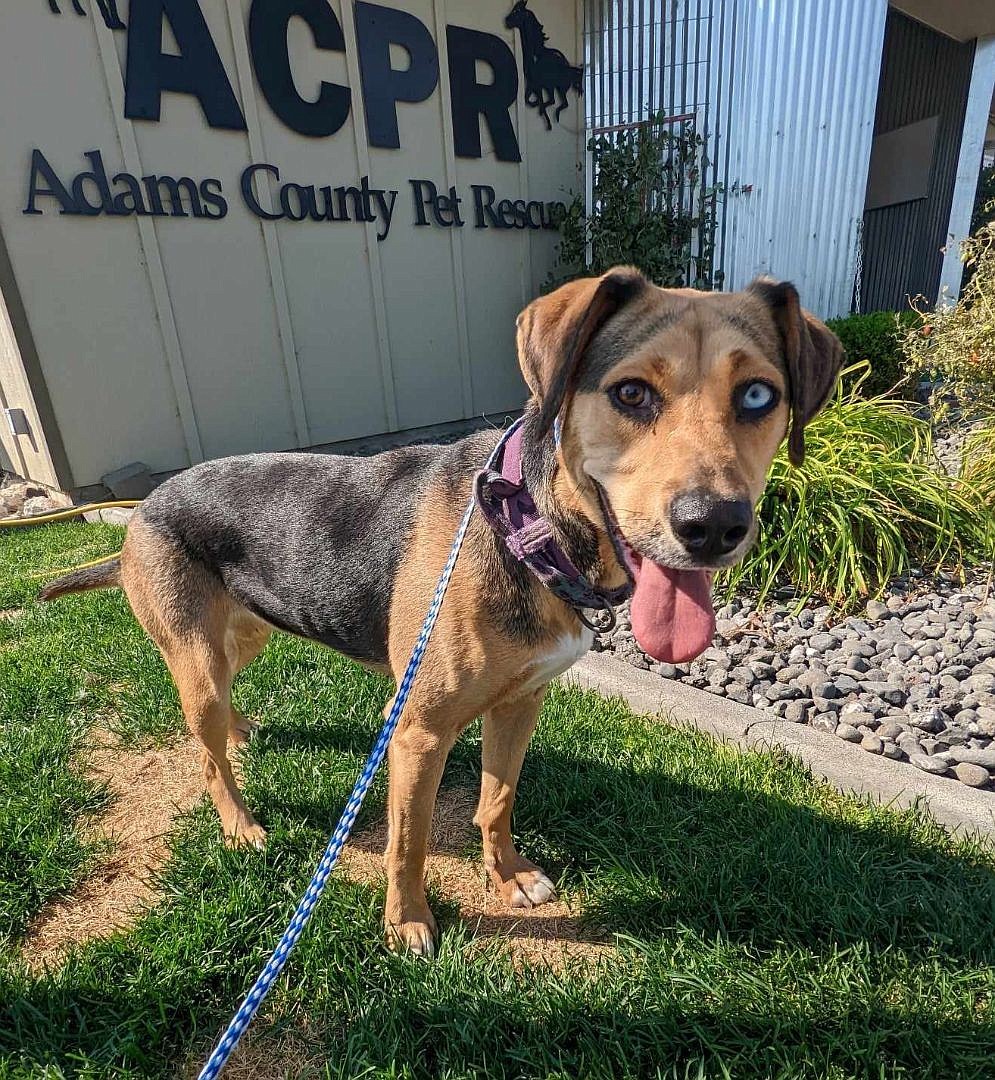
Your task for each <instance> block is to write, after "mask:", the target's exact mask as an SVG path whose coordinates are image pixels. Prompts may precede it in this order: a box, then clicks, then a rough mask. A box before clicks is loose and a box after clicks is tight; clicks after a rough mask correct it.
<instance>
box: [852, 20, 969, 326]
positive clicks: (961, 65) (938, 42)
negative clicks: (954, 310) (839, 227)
mask: <svg viewBox="0 0 995 1080" xmlns="http://www.w3.org/2000/svg"><path fill="white" fill-rule="evenodd" d="M973 62H974V43H973V42H968V43H966V44H961V43H959V42H956V41H953V40H952V39H951V38H948V37H945V36H944V35H943V34H939V33H937V32H936V31H935V30H932V29H930V28H929V27H928V26H923V24H922V23H918V22H916V21H915V20H914V19H910V18H908V16H906V15H903V14H901V13H900V12H898V11H895V10H894V9H892V10H891V11H889V12H888V22H887V28H886V30H885V45H884V56H883V60H882V64H881V80H880V87H879V90H878V104H877V115H876V117H875V121H874V134H875V135H881V134H884V133H885V132H887V131H893V130H894V129H895V128H900V127H904V126H905V125H906V124H913V123H915V122H916V121H917V120H925V119H926V118H928V117H930V116H937V115H938V116H939V117H940V122H939V127H938V130H937V139H936V147H935V149H934V155H933V168H932V172H931V175H930V182H929V194H928V195H927V197H926V198H925V199H916V200H914V201H912V202H906V203H899V204H898V205H895V206H885V207H882V208H881V209H878V210H871V211H869V212H868V213H867V214H866V215H865V216H864V278H863V288H862V291H861V305H860V306H861V310H862V311H876V310H880V309H894V308H903V307H906V306H907V305H908V300H909V297H910V296H911V297H915V296H920V295H921V296H925V297H926V299H927V301H928V302H929V303H930V304H931V305H932V304H934V303H935V302H936V299H937V293H938V291H939V285H940V272H941V269H942V266H943V255H942V248H943V247H944V245H945V244H946V240H947V225H948V223H949V221H950V207H951V201H952V199H953V192H954V184H955V183H956V179H957V159H958V155H959V153H960V140H961V132H962V129H963V125H964V110H965V108H966V107H967V93H968V90H969V88H970V85H971V68H972V65H973Z"/></svg>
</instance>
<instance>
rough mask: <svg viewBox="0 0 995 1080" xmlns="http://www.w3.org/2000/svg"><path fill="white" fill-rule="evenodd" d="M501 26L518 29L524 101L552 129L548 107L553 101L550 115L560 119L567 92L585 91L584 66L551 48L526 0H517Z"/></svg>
mask: <svg viewBox="0 0 995 1080" xmlns="http://www.w3.org/2000/svg"><path fill="white" fill-rule="evenodd" d="M504 25H505V26H506V27H507V28H508V29H509V30H517V31H518V33H519V36H520V37H521V40H522V67H523V69H524V71H523V74H524V75H525V104H526V105H528V106H530V107H531V108H533V109H538V110H539V115H540V116H541V117H542V118H543V120H545V121H546V130H547V131H552V129H553V125H552V122H551V121H550V119H549V112H548V110H549V107H550V105H553V104H555V105H556V110H555V111H554V113H553V116H554V118H555V120H556V122H557V123H559V122H560V113H561V112H563V110H564V109H565V108H566V107H567V94H568V93H569V91H571V90H575V91H576V92H577V94H578V95H580V94H582V93H583V92H584V81H583V80H584V69H583V68H582V67H577V66H576V65H575V64H571V63H570V61H569V60H568V59H567V58H566V57H565V56H564V55H563V53H561V52H560V50H559V49H551V48H550V47H549V46H548V45H547V44H546V42H547V41H548V40H549V37H548V36H547V34H546V32H545V31H544V30H543V28H542V23H541V22H539V20H538V18H536V15H535V12H533V11H530V10H529V6H528V0H518V2H517V3H516V4H515V6H514V7H513V8H512V9H511V11H510V12H509V13H508V16H507V18H506V19H505V20H504Z"/></svg>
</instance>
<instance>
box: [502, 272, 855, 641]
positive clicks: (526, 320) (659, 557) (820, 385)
mask: <svg viewBox="0 0 995 1080" xmlns="http://www.w3.org/2000/svg"><path fill="white" fill-rule="evenodd" d="M518 351H519V360H520V363H521V366H522V371H523V373H524V375H525V379H526V382H527V383H528V385H529V388H530V390H531V391H532V395H533V400H534V408H535V409H537V418H536V424H537V430H538V434H539V435H542V434H544V433H546V432H548V430H549V429H550V428H551V427H552V425H553V423H554V421H555V420H556V419H557V418H559V420H560V422H561V430H562V440H561V447H560V462H561V466H562V468H563V469H565V470H566V472H567V473H568V474H569V478H570V480H571V482H572V487H573V488H574V489H575V490H576V493H577V497H579V498H580V499H581V501H582V502H583V503H584V505H585V508H586V510H587V511H588V514H589V516H590V517H591V518H592V520H594V521H600V520H602V507H601V500H600V499H599V494H598V486H600V489H601V494H602V496H603V499H604V502H606V504H607V508H608V510H609V513H608V517H609V522H608V524H609V527H611V528H613V529H614V530H615V531H616V535H617V537H618V539H619V540H620V541H621V542H622V544H623V547H624V549H625V550H626V551H627V553H628V555H629V562H630V569H631V570H632V573H633V576H634V577H635V581H636V590H635V594H634V596H633V600H632V626H633V631H634V633H635V634H636V637H637V638H638V639H639V641H640V643H641V644H642V646H643V648H644V649H645V650H646V651H647V652H648V653H650V654H651V655H653V656H656V657H657V658H658V659H662V660H668V661H671V662H679V661H681V660H686V659H688V658H690V657H691V656H695V655H697V654H698V653H699V652H701V651H702V650H703V649H704V648H706V647H707V646H708V644H709V643H710V641H711V637H712V634H713V632H714V618H713V615H712V607H711V581H712V576H713V573H714V571H715V570H718V569H721V568H722V567H727V566H731V565H733V564H734V563H736V562H738V561H739V560H740V559H741V558H742V557H743V555H744V554H745V553H746V551H747V550H748V549H749V547H750V544H751V543H752V542H753V538H754V536H755V534H756V514H755V506H756V504H757V502H758V501H759V499H760V496H761V494H762V493H763V488H764V481H765V479H766V475H767V470H768V468H769V467H770V464H771V461H772V459H773V457H774V454H775V452H776V450H777V447H778V445H779V444H780V442H781V440H782V439H783V438H784V437H785V435H786V434H787V437H788V449H789V454H790V458H791V461H792V462H793V463H794V464H796V465H797V464H799V463H800V462H801V461H802V459H803V458H804V455H805V425H806V424H807V423H808V422H809V421H810V420H811V419H812V418H813V417H814V416H815V415H816V413H817V412H818V411H819V410H820V409H821V408H822V406H823V405H824V404H825V402H826V399H827V398H828V397H829V395H830V393H831V392H832V390H833V387H834V385H835V383H836V379H837V376H838V374H839V370H840V367H841V364H842V359H843V350H842V347H841V345H840V343H839V341H838V339H837V338H836V336H835V335H834V334H832V333H831V332H830V331H829V330H828V329H827V328H826V327H825V326H824V325H823V324H822V323H821V322H819V320H818V319H816V318H814V317H813V316H812V315H810V314H808V313H807V312H804V311H802V309H801V307H800V305H799V302H798V294H797V292H796V291H795V289H794V287H793V286H792V285H789V284H787V283H780V284H779V283H775V282H773V281H767V280H761V281H756V282H754V283H753V284H752V285H751V286H750V287H749V288H748V289H746V290H745V291H743V292H739V293H728V294H723V293H701V292H695V291H694V290H690V289H660V288H657V287H656V286H654V285H651V284H650V283H649V282H647V281H646V279H645V278H644V277H643V276H642V275H641V274H640V273H639V272H638V271H636V270H632V269H628V268H618V269H615V270H611V271H610V272H609V273H607V274H605V275H604V276H603V277H600V278H588V279H584V280H581V281H574V282H571V283H570V284H569V285H564V286H563V287H562V288H560V289H557V290H556V292H554V293H551V294H550V295H548V296H545V297H542V298H541V299H539V300H536V301H535V302H534V303H532V304H531V305H530V306H529V307H528V308H526V309H525V311H523V312H522V314H521V315H520V316H519V319H518ZM612 519H613V520H612Z"/></svg>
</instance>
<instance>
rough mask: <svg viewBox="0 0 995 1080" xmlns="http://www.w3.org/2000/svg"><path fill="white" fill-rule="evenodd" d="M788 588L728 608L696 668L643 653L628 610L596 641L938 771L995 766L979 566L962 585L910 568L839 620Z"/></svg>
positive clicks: (994, 701)
mask: <svg viewBox="0 0 995 1080" xmlns="http://www.w3.org/2000/svg"><path fill="white" fill-rule="evenodd" d="M790 593H791V594H790V595H789V592H788V590H787V588H785V589H784V590H778V591H777V592H776V595H775V598H774V601H773V603H769V604H766V605H765V604H761V603H759V602H758V601H757V598H756V597H755V596H750V595H743V596H737V597H735V598H733V599H732V600H731V601H730V602H729V603H727V604H723V605H722V606H721V607H720V608H719V611H718V613H717V620H716V637H715V640H714V642H713V644H712V647H711V648H710V649H708V650H706V652H705V653H704V654H703V656H702V657H701V658H700V659H699V660H698V661H696V662H694V663H691V664H663V663H657V662H656V661H651V660H650V659H649V658H647V657H646V656H645V654H643V652H642V650H641V649H639V647H638V646H637V645H636V643H635V641H634V639H633V638H632V634H631V622H630V619H629V617H628V611H627V609H626V607H625V606H623V607H621V608H620V609H619V612H618V615H619V619H618V625H617V626H616V628H615V629H614V630H613V631H611V632H609V633H608V634H605V635H603V636H602V637H601V638H600V639H598V641H597V642H596V643H595V648H596V649H598V650H604V649H609V650H612V651H614V652H616V653H617V654H618V655H619V656H620V657H621V658H624V659H626V660H627V661H628V662H629V663H632V664H633V665H635V666H638V667H649V668H650V669H651V670H652V671H654V672H655V673H656V674H658V675H660V676H661V677H662V678H669V679H677V680H680V681H682V682H684V683H686V684H688V685H691V686H695V687H699V688H702V689H707V690H708V691H709V692H710V693H714V694H717V695H719V696H726V697H728V698H729V699H730V700H732V701H736V702H739V703H740V704H743V705H752V706H754V707H756V708H758V709H760V710H766V711H767V712H768V713H769V714H771V715H774V716H778V717H783V718H784V719H786V720H788V721H790V722H792V723H808V724H809V725H810V726H811V727H813V728H815V729H816V730H818V731H823V732H828V733H833V734H836V735H837V736H838V737H840V738H842V739H845V740H848V741H850V742H853V743H860V745H861V746H862V747H864V748H866V749H867V750H868V752H869V753H874V754H879V755H881V756H882V757H886V758H890V759H892V760H895V761H902V760H905V759H906V758H908V760H910V761H911V762H912V763H913V764H914V765H916V767H918V768H920V769H924V770H926V771H932V772H935V773H937V774H938V775H942V774H948V775H953V776H957V775H958V774H957V772H955V771H951V770H955V769H957V768H958V767H959V766H961V765H964V766H975V767H976V768H977V769H980V770H982V771H984V772H986V774H987V772H988V770H989V769H991V770H992V771H993V772H995V598H989V596H988V592H987V583H986V580H985V576H984V571H983V570H979V571H978V572H977V574H976V576H975V577H973V578H970V579H969V580H968V581H967V582H966V585H964V586H961V585H960V583H959V582H956V581H954V580H952V579H947V578H936V579H930V578H928V577H927V576H926V575H925V574H924V573H923V572H922V571H921V570H920V571H917V572H915V573H911V572H910V573H909V574H906V575H903V576H902V577H901V578H896V579H895V581H894V582H893V583H892V584H891V586H889V588H888V589H887V590H885V593H884V595H882V596H881V598H880V599H879V600H871V601H868V602H867V603H866V604H865V606H864V609H863V611H862V612H861V613H860V615H859V616H854V615H850V616H846V617H843V618H840V617H838V616H837V615H835V614H834V612H833V611H832V610H831V609H830V608H829V607H827V606H826V605H824V604H819V603H817V602H812V603H810V604H807V605H805V606H804V607H803V608H802V609H801V610H800V611H795V610H794V609H793V607H791V606H789V605H790V604H791V602H792V601H793V600H794V598H795V593H794V590H793V589H792V590H790ZM924 761H929V762H930V764H929V765H926V764H924ZM962 771H963V772H964V776H965V777H967V779H963V778H960V777H958V778H959V779H961V782H962V783H965V784H967V783H970V782H972V780H973V781H974V782H975V783H980V773H978V772H977V771H976V770H975V769H974V768H969V769H965V770H962ZM984 784H985V785H988V786H991V782H990V781H989V780H987V779H986V780H985V781H984Z"/></svg>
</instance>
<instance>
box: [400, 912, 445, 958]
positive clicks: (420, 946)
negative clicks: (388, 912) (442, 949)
mask: <svg viewBox="0 0 995 1080" xmlns="http://www.w3.org/2000/svg"><path fill="white" fill-rule="evenodd" d="M427 916H428V917H427V918H425V919H410V920H405V921H403V922H396V923H392V922H388V923H387V944H388V945H389V946H390V947H391V949H393V950H394V952H401V953H403V952H408V953H412V954H413V955H414V956H419V957H421V958H422V959H423V960H431V959H432V958H433V957H434V956H435V942H436V938H437V937H438V932H439V931H438V928H437V927H436V924H435V919H434V917H433V916H432V913H431V912H430V911H429V912H427Z"/></svg>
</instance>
